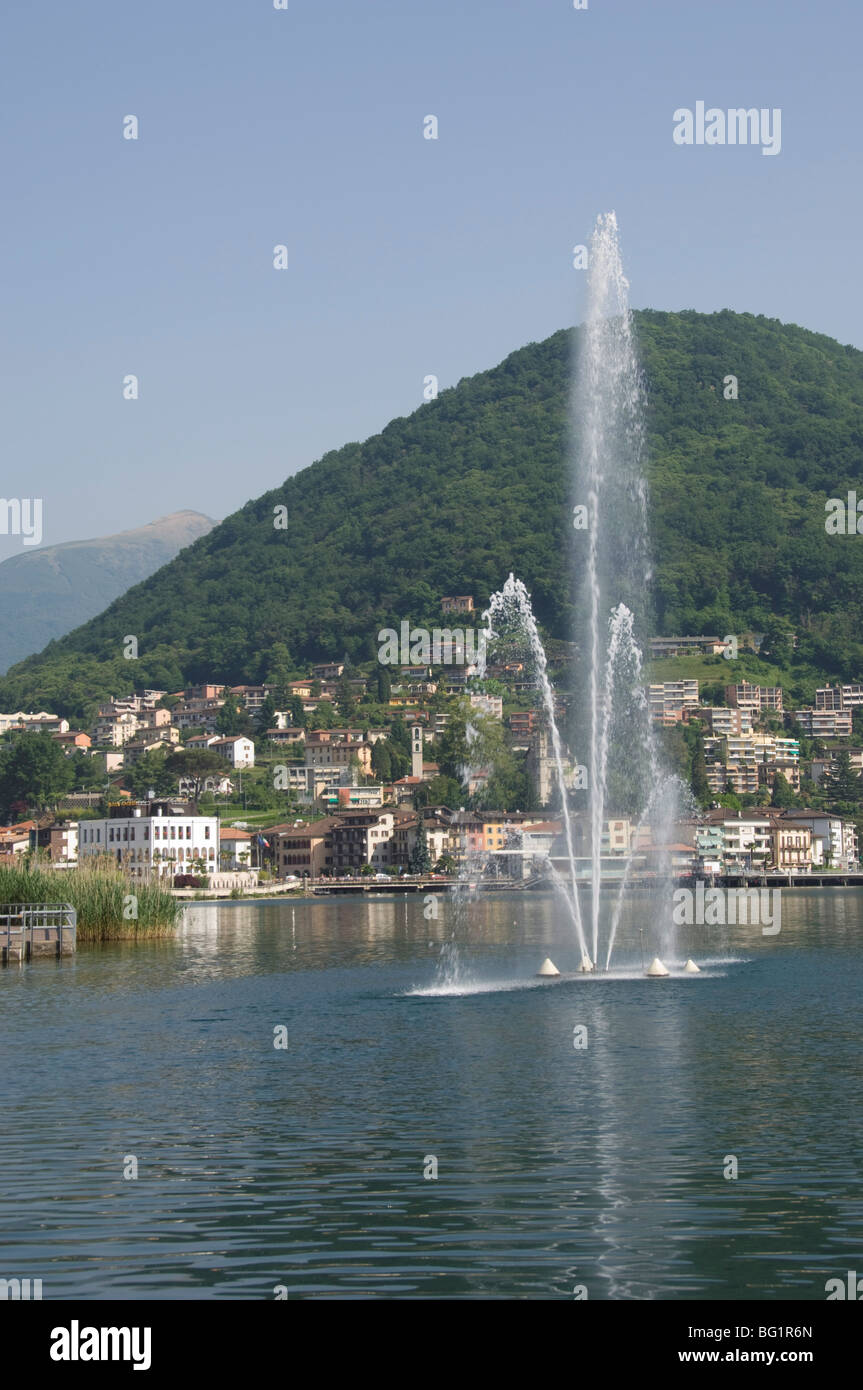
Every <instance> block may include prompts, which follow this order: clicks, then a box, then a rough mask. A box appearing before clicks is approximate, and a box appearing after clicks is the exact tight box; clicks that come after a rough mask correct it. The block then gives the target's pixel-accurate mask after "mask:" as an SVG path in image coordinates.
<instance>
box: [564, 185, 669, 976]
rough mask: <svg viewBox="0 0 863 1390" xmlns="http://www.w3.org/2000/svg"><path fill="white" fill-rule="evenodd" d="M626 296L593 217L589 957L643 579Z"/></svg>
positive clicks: (578, 485) (587, 403)
mask: <svg viewBox="0 0 863 1390" xmlns="http://www.w3.org/2000/svg"><path fill="white" fill-rule="evenodd" d="M628 296H629V282H628V281H627V279H626V277H625V275H624V273H623V263H622V259H621V253H620V241H619V236H618V229H617V218H616V216H615V214H614V213H613V212H611V213H608V214H606V215H604V216H601V217H599V218H598V219H597V223H596V228H595V230H594V233H593V236H592V238H591V243H590V254H589V273H588V289H587V312H586V319H585V323H584V327H583V329H582V332H581V343H580V352H579V361H578V369H577V373H576V380H575V391H574V398H573V412H572V413H573V427H574V433H575V436H576V439H577V441H578V442H577V445H576V449H575V458H574V468H573V502H574V504H575V506H576V507H580V506H581V507H583V506H585V505H586V508H587V536H586V545H585V553H584V556H583V565H584V574H585V588H586V594H585V595H584V597H583V598H582V602H581V604H580V607H579V609H577V611H580V613H581V615H582V617H581V624H580V630H579V631H578V632H577V633H576V640H577V644H578V646H579V649H580V651H581V653H582V655H583V656H586V657H587V690H586V699H585V700H584V702H583V703H584V704H586V710H583V713H582V721H581V722H582V725H585V724H586V727H587V730H588V742H589V761H588V776H589V790H590V803H589V804H590V856H591V912H590V938H591V946H592V952H593V957H594V959H596V958H597V955H598V951H599V918H600V889H601V869H602V857H601V856H602V831H603V825H604V823H605V815H606V801H607V782H608V759H609V749H610V737H611V724H612V718H613V708H614V691H613V682H614V678H615V664H616V661H617V658H618V652H619V647H620V643H621V641H624V642H625V644H626V645H627V647H628V648H629V650H630V651H631V649H632V648H633V647H635V646H636V644H635V637H634V635H633V634H634V624H635V622H636V621H637V617H636V615H637V614H640V616H641V617H642V618H643V616H644V601H645V595H646V594H647V592H648V587H649V582H650V562H649V553H648V540H647V488H646V483H645V477H644V468H643V454H644V413H643V391H642V386H641V378H640V373H639V368H638V357H637V352H636V346H635V335H634V330H633V322H632V313H631V310H630V307H629V298H628ZM574 520H575V514H574ZM612 606H614V607H615V608H616V609H617V613H618V619H617V625H616V626H615V624H614V620H612V631H611V638H610V648H609V652H608V656H607V657H606V654H605V651H604V650H603V649H602V648H603V647H604V643H603V642H602V635H603V633H604V630H605V625H606V621H607V617H606V615H607V614H608V612H609V610H610V609H611V608H612ZM624 614H625V615H626V616H625V617H624V616H623V615H624ZM636 650H637V648H636ZM601 691H602V694H601V693H600V692H601ZM647 737H649V719H648V720H647V721H646V726H642V727H641V728H638V729H631V730H630V740H631V741H632V742H634V743H635V742H637V741H638V740H639V738H642V739H643V738H647Z"/></svg>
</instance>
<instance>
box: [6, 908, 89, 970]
mask: <svg viewBox="0 0 863 1390" xmlns="http://www.w3.org/2000/svg"><path fill="white" fill-rule="evenodd" d="M77 927H78V914H77V912H76V911H75V908H74V907H73V906H72V904H71V903H0V962H2V964H4V965H5V964H6V962H7V961H9V960H13V959H18V960H30V959H31V957H32V956H34V955H50V954H55V955H58V956H60V955H63V954H64V953H65V952H70V951H74V950H75V940H76V931H77Z"/></svg>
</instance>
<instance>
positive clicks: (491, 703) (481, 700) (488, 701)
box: [468, 693, 503, 719]
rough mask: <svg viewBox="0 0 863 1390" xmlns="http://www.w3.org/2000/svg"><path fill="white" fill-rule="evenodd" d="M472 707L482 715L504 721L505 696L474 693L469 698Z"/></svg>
mask: <svg viewBox="0 0 863 1390" xmlns="http://www.w3.org/2000/svg"><path fill="white" fill-rule="evenodd" d="M468 699H469V700H470V703H471V707H472V708H473V709H478V710H479V711H480V712H481V713H482V714H490V715H491V716H492V718H493V719H503V696H502V695H481V694H476V693H472V694H471V695H469V696H468Z"/></svg>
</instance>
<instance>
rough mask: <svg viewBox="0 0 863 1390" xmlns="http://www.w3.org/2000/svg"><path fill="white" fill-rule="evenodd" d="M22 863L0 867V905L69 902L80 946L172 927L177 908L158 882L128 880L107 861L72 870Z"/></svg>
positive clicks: (162, 933)
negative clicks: (74, 917)
mask: <svg viewBox="0 0 863 1390" xmlns="http://www.w3.org/2000/svg"><path fill="white" fill-rule="evenodd" d="M27 861H28V862H25V863H24V864H21V865H18V864H14V865H10V866H8V867H5V866H3V867H0V902H4V903H60V902H67V903H71V904H72V906H73V907H74V908H75V910H76V912H77V915H78V929H77V938H78V941H79V942H81V941H124V940H135V939H136V938H139V937H153V936H167V935H169V934H170V933H171V932H172V931H173V930H174V928H175V926H176V922H177V917H178V915H179V913H180V911H181V910H182V909H181V905H180V903H179V902H178V901H177V900H176V898H173V897H172V896H171V894H170V892H169V891H168V889H167V888H166V887H165V886H164V885H163V884H162V883H160V882H159V881H158V880H157V879H153V880H152V881H150V882H148V881H146V880H144V879H129V878H127V877H126V875H125V874H124V873H123V871H122V869H120V868H118V866H117V865H116V864H114V863H112V861H111V860H110V859H107V858H105V859H101V860H92V861H88V862H87V863H85V864H82V865H80V866H79V867H78V868H76V869H52V868H49V867H48V866H47V865H46V864H44V863H39V862H37V861H34V860H32V859H31V858H30V856H29V855H28V856H27Z"/></svg>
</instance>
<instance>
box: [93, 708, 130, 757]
mask: <svg viewBox="0 0 863 1390" xmlns="http://www.w3.org/2000/svg"><path fill="white" fill-rule="evenodd" d="M137 732H138V716H137V715H136V714H135V713H134V712H133V711H131V710H126V711H123V712H122V713H120V714H115V713H114V711H113V710H110V709H109V710H104V711H103V710H100V711H99V713H98V715H97V716H96V719H95V722H94V724H93V742H94V743H97V744H100V745H101V746H103V747H109V748H122V747H123V745H124V744H126V743H128V742H129V741H130V740H131V739H133V738H134V737H135V735H136V733H137Z"/></svg>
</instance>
